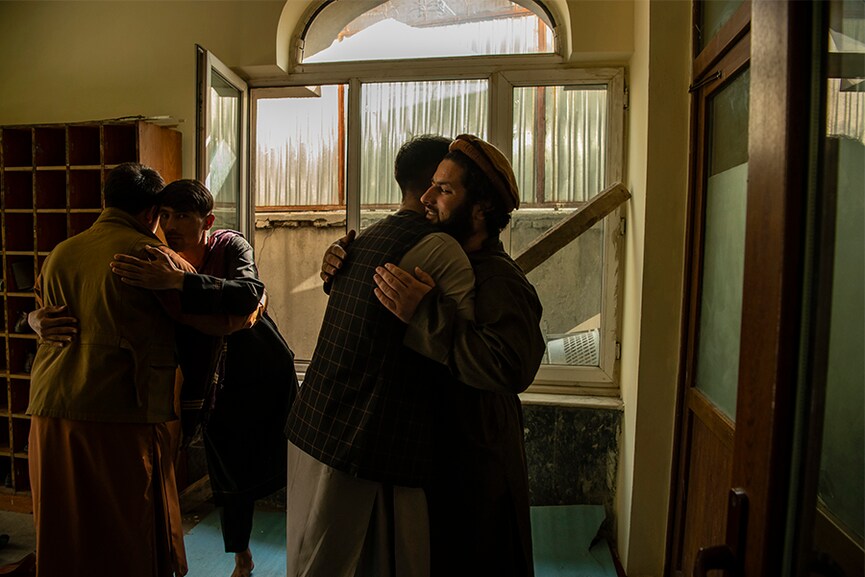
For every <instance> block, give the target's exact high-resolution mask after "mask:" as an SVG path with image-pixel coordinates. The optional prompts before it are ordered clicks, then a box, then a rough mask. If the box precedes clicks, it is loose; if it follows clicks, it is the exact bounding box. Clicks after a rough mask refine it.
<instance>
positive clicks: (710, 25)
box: [699, 0, 743, 50]
mask: <svg viewBox="0 0 865 577" xmlns="http://www.w3.org/2000/svg"><path fill="white" fill-rule="evenodd" d="M742 1H743V0H703V1H702V2H700V31H699V38H700V50H703V48H705V47H706V45H707V44H708V43H709V41H710V40H711V39H712V38H713V37H714V36H715V34H717V33H718V30H720V29H721V27H722V26H723V25H724V24H726V23H727V21H728V20H730V18H731V17H732V16H733V14H735V13H736V10H738V9H739V6H741V5H742Z"/></svg>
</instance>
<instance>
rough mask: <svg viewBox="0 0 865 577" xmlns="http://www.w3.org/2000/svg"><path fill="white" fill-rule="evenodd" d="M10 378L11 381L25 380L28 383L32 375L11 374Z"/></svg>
mask: <svg viewBox="0 0 865 577" xmlns="http://www.w3.org/2000/svg"><path fill="white" fill-rule="evenodd" d="M8 376H9V378H10V379H24V380H28V381H29V380H30V375H29V374H27V373H9V375H8Z"/></svg>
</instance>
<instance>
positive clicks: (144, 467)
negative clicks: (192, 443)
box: [29, 416, 187, 577]
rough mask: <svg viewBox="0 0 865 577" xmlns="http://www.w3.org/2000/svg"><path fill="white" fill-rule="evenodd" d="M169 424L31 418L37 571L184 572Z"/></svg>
mask: <svg viewBox="0 0 865 577" xmlns="http://www.w3.org/2000/svg"><path fill="white" fill-rule="evenodd" d="M170 426H171V425H170V424H169V423H158V424H147V423H102V422H92V421H72V420H67V419H56V418H48V417H37V416H34V417H33V418H32V420H31V426H30V448H29V457H30V459H29V461H30V487H31V490H32V493H33V519H34V522H35V525H36V557H37V559H36V570H37V575H38V577H117V576H118V575H123V576H124V577H174V576H175V575H176V576H181V575H185V574H186V571H187V565H186V552H185V549H184V546H183V528H182V525H181V515H180V502H179V499H178V494H177V484H176V482H175V478H174V455H175V449H176V438H174V437H175V435H172V434H171V432H170Z"/></svg>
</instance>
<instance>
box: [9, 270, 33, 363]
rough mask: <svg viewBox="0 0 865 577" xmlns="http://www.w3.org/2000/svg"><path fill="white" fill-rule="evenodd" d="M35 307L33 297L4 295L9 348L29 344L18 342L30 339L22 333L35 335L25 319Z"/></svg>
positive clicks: (27, 344)
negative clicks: (25, 337) (24, 337)
mask: <svg viewBox="0 0 865 577" xmlns="http://www.w3.org/2000/svg"><path fill="white" fill-rule="evenodd" d="M31 266H32V265H31ZM35 308H36V298H35V297H13V296H9V297H6V338H7V339H8V340H9V346H10V349H11V348H14V347H19V346H30V345H31V343H29V342H23V343H19V341H28V340H30V339H23V338H20V337H23V335H32V336H35V335H34V333H33V331H32V330H31V329H30V325H28V324H27V319H26V314H27V313H29V312H30V311H32V310H33V309H35ZM16 337H19V338H16ZM13 364H14V363H13ZM11 368H12V370H15V367H14V366H13V367H11ZM19 372H20V371H19Z"/></svg>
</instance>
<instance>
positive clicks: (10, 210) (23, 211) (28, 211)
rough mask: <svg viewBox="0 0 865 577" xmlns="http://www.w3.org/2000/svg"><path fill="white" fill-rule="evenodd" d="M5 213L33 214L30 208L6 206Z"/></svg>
mask: <svg viewBox="0 0 865 577" xmlns="http://www.w3.org/2000/svg"><path fill="white" fill-rule="evenodd" d="M4 212H6V214H33V209H32V208H7V209H6V210H5V211H4Z"/></svg>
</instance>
